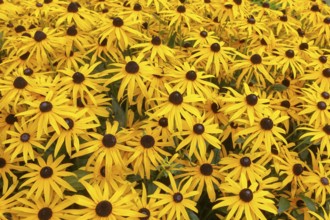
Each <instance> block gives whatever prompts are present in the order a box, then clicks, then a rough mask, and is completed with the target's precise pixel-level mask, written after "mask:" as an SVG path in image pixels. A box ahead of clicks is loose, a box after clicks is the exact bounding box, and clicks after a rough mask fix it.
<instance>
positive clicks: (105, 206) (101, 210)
mask: <svg viewBox="0 0 330 220" xmlns="http://www.w3.org/2000/svg"><path fill="white" fill-rule="evenodd" d="M95 212H96V214H97V215H98V216H99V217H108V216H109V215H110V214H111V212H112V204H111V203H110V202H109V201H107V200H103V201H101V202H99V203H98V204H97V205H96V208H95Z"/></svg>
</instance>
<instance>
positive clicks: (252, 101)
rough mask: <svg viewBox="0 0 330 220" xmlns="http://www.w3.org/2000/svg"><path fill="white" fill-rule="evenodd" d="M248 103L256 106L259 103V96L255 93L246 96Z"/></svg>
mask: <svg viewBox="0 0 330 220" xmlns="http://www.w3.org/2000/svg"><path fill="white" fill-rule="evenodd" d="M245 100H246V102H247V104H248V105H251V106H254V105H256V104H257V103H258V97H257V96H256V95H255V94H249V95H247V96H246V97H245Z"/></svg>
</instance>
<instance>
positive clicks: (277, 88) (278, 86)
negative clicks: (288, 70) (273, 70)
mask: <svg viewBox="0 0 330 220" xmlns="http://www.w3.org/2000/svg"><path fill="white" fill-rule="evenodd" d="M287 88H288V87H286V86H285V85H282V84H275V85H273V86H272V88H271V89H273V90H275V91H278V92H283V91H284V90H286V89H287Z"/></svg>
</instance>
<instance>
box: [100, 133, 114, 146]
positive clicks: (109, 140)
mask: <svg viewBox="0 0 330 220" xmlns="http://www.w3.org/2000/svg"><path fill="white" fill-rule="evenodd" d="M102 144H103V146H104V147H107V148H111V147H114V146H115V145H116V144H117V139H116V137H115V136H114V135H113V134H105V135H104V136H103V138H102Z"/></svg>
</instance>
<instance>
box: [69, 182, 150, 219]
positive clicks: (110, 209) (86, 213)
mask: <svg viewBox="0 0 330 220" xmlns="http://www.w3.org/2000/svg"><path fill="white" fill-rule="evenodd" d="M81 183H82V184H83V186H84V187H85V189H86V190H87V192H88V194H89V196H87V195H86V196H85V195H74V196H73V197H72V198H71V200H72V201H73V202H75V203H77V204H78V205H80V206H82V207H85V208H82V209H75V210H72V211H71V212H72V213H73V214H75V215H77V216H79V217H81V218H83V219H95V220H105V219H106V220H113V219H124V217H126V218H140V217H141V218H143V217H145V216H146V215H145V214H144V213H143V214H142V213H139V212H137V211H134V210H133V207H132V206H133V204H132V202H133V201H132V196H134V195H132V192H130V190H129V189H128V185H125V184H124V185H122V186H120V188H119V189H118V190H117V191H116V192H115V193H113V194H110V191H109V186H108V185H107V184H105V185H104V188H103V189H101V188H100V187H99V186H92V185H90V184H88V183H87V182H85V181H82V182H81Z"/></svg>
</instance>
